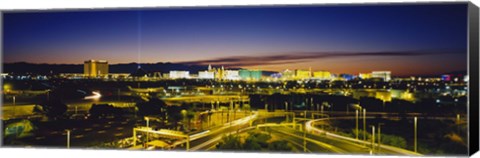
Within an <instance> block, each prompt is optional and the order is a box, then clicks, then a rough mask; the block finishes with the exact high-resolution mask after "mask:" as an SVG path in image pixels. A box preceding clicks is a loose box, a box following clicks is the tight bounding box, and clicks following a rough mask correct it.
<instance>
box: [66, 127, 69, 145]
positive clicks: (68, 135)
mask: <svg viewBox="0 0 480 158" xmlns="http://www.w3.org/2000/svg"><path fill="white" fill-rule="evenodd" d="M66 131H67V149H70V130H68V129H67V130H66Z"/></svg>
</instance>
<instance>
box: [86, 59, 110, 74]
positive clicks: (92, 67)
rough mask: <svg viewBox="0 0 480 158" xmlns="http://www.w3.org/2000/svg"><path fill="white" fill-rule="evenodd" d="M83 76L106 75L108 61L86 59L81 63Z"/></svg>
mask: <svg viewBox="0 0 480 158" xmlns="http://www.w3.org/2000/svg"><path fill="white" fill-rule="evenodd" d="M83 74H84V75H85V77H104V76H106V75H108V62H107V61H106V60H87V61H85V62H84V64H83Z"/></svg>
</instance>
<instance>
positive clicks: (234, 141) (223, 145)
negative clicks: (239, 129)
mask: <svg viewBox="0 0 480 158" xmlns="http://www.w3.org/2000/svg"><path fill="white" fill-rule="evenodd" d="M216 147H217V149H219V150H239V149H242V145H241V143H240V137H238V136H236V135H227V136H224V137H222V141H221V142H220V143H218V144H217V146H216Z"/></svg>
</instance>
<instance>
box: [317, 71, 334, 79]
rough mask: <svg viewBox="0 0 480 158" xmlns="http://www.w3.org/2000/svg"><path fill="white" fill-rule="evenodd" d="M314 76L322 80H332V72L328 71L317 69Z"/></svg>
mask: <svg viewBox="0 0 480 158" xmlns="http://www.w3.org/2000/svg"><path fill="white" fill-rule="evenodd" d="M313 78H315V79H320V80H331V79H332V74H331V73H330V72H328V71H316V72H313Z"/></svg>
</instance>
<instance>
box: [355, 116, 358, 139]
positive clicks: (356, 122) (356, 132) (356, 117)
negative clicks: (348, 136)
mask: <svg viewBox="0 0 480 158" xmlns="http://www.w3.org/2000/svg"><path fill="white" fill-rule="evenodd" d="M355 138H356V139H357V140H358V110H355Z"/></svg>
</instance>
